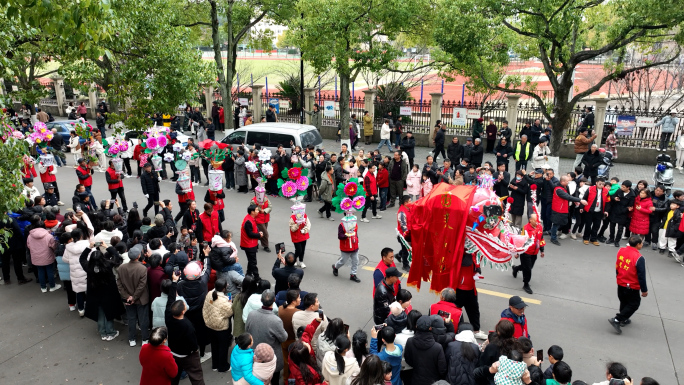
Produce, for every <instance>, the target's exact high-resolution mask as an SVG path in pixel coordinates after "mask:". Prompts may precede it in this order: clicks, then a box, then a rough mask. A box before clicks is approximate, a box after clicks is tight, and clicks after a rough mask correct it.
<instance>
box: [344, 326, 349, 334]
mask: <svg viewBox="0 0 684 385" xmlns="http://www.w3.org/2000/svg"><path fill="white" fill-rule="evenodd" d="M343 325H344V334H348V333H349V325H347V324H343Z"/></svg>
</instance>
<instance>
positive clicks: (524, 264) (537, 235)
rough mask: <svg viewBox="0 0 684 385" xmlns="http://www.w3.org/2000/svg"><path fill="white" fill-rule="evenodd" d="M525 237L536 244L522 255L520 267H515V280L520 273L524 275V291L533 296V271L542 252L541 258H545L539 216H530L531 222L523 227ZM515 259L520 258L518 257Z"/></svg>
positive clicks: (542, 232)
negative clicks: (538, 255)
mask: <svg viewBox="0 0 684 385" xmlns="http://www.w3.org/2000/svg"><path fill="white" fill-rule="evenodd" d="M522 234H523V235H525V234H526V235H527V236H528V237H530V238H532V239H533V240H534V242H533V243H532V245H531V246H530V247H528V248H527V250H525V252H524V253H523V254H522V255H520V265H518V266H513V278H518V272H519V271H522V273H523V290H525V292H526V293H527V294H532V289H531V288H530V280H531V279H532V269H533V268H534V263H535V262H536V261H537V254H538V253H539V252H541V257H542V258H544V237H543V234H544V228H543V227H542V226H539V220H538V219H537V214H532V215H530V221H529V222H528V223H527V224H526V225H525V227H523V231H522ZM515 258H518V256H517V255H516V256H515Z"/></svg>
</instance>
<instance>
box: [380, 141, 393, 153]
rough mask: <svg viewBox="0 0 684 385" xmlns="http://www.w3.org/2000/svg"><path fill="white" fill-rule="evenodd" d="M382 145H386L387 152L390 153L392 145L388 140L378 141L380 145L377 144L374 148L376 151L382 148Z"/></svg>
mask: <svg viewBox="0 0 684 385" xmlns="http://www.w3.org/2000/svg"><path fill="white" fill-rule="evenodd" d="M383 143H384V144H386V145H387V150H389V152H392V143H390V140H389V139H380V143H378V148H376V150H379V149H380V148H382V144H383Z"/></svg>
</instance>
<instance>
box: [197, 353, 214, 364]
mask: <svg viewBox="0 0 684 385" xmlns="http://www.w3.org/2000/svg"><path fill="white" fill-rule="evenodd" d="M210 358H211V352H207V353H204V357H200V363H204V362H206V361H207V360H208V359H210Z"/></svg>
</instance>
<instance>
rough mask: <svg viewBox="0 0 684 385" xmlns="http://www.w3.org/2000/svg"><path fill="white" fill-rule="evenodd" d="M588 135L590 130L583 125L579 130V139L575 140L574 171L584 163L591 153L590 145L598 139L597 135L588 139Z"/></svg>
mask: <svg viewBox="0 0 684 385" xmlns="http://www.w3.org/2000/svg"><path fill="white" fill-rule="evenodd" d="M592 116H593V114H592ZM592 120H593V119H592ZM588 133H589V129H588V128H586V127H584V123H583V125H582V127H580V129H579V134H577V137H576V138H575V162H574V163H573V164H572V168H573V169H574V168H575V167H577V166H579V165H580V164H581V163H582V158H583V157H584V154H585V153H586V152H587V151H589V144H590V143H591V142H593V141H594V139H596V136H597V135H596V133H594V134H593V135H592V136H590V137H587V134H588Z"/></svg>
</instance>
